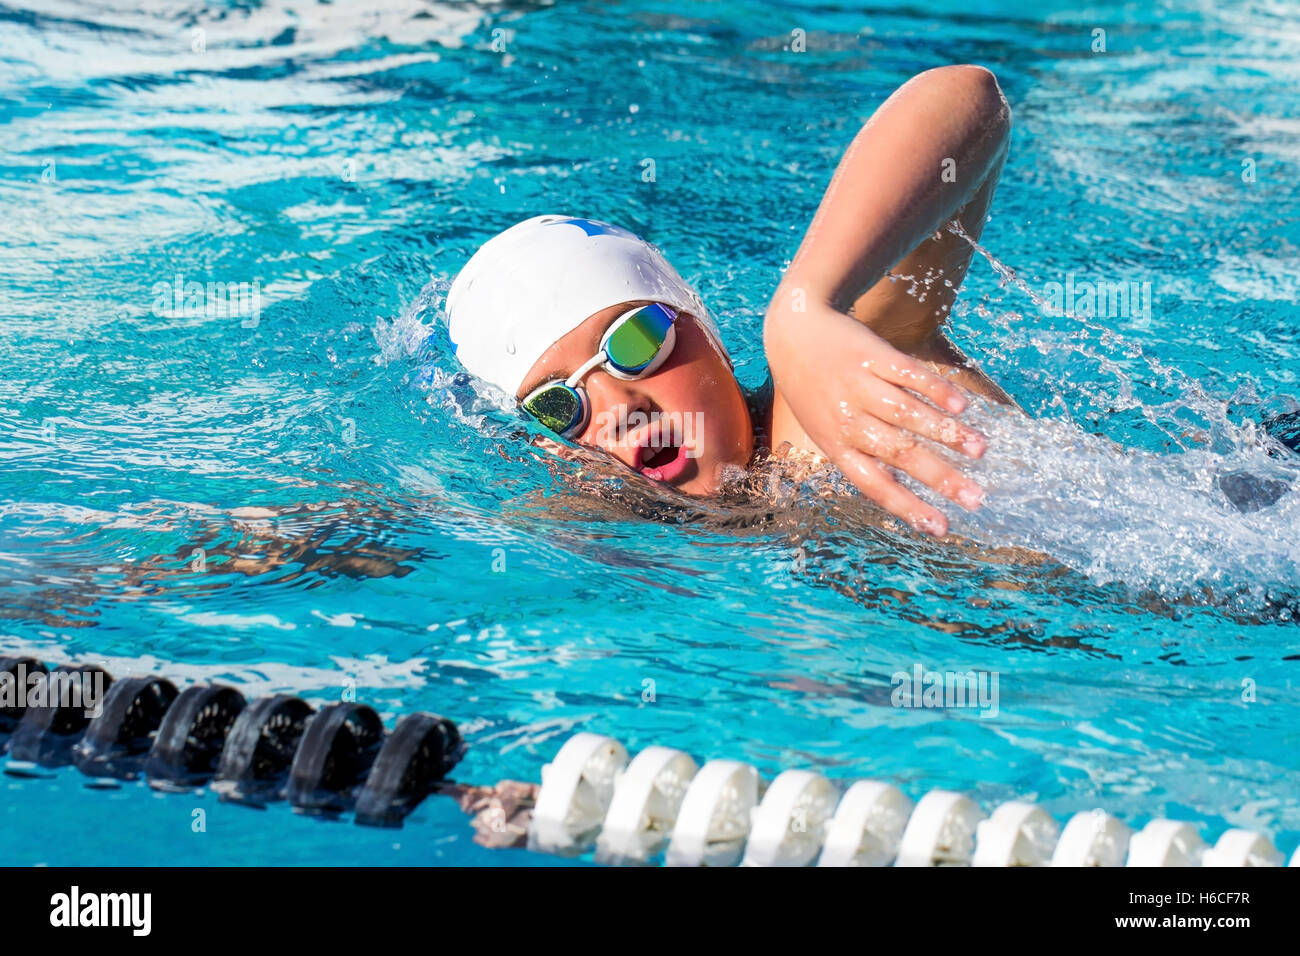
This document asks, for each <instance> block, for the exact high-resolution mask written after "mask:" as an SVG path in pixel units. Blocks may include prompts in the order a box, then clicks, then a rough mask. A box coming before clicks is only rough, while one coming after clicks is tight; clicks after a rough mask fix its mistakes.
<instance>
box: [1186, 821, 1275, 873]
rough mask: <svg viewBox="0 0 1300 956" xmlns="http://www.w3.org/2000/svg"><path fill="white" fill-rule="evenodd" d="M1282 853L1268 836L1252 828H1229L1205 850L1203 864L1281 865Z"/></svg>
mask: <svg viewBox="0 0 1300 956" xmlns="http://www.w3.org/2000/svg"><path fill="white" fill-rule="evenodd" d="M1282 859H1283V858H1282V854H1281V853H1279V852H1278V850H1277V847H1275V846H1273V843H1272V841H1270V840H1269V839H1268V837H1266V836H1264V835H1263V834H1260V833H1255V832H1254V831H1252V830H1239V829H1233V830H1227V831H1225V832H1224V834H1223V836H1221V837H1219V839H1218V842H1217V843H1215V844H1214V846H1213V847H1211V848H1210V849H1208V850H1206V851H1205V855H1204V856H1203V857H1202V858H1201V866H1281V865H1282Z"/></svg>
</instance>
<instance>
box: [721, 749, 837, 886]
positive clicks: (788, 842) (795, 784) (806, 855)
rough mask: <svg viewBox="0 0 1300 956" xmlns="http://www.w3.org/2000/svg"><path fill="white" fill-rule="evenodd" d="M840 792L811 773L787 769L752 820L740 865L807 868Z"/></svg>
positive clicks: (816, 850)
mask: <svg viewBox="0 0 1300 956" xmlns="http://www.w3.org/2000/svg"><path fill="white" fill-rule="evenodd" d="M838 798H839V793H838V792H837V791H836V789H835V787H834V786H833V785H832V784H831V782H830V781H829V780H827V779H826V778H825V777H823V776H822V775H821V774H819V773H815V772H813V771H811V770H787V771H785V773H783V774H781V775H780V776H779V777H777V778H776V779H775V780H773V781H772V785H771V786H770V787H768V789H767V793H766V794H764V796H763V801H762V803H760V804H759V805H758V808H757V809H756V810H755V811H754V813H753V816H752V818H751V823H750V828H749V840H748V841H747V843H746V845H745V857H744V859H743V860H742V861H741V866H807V865H808V864H810V863H812V861H813V860H815V859H816V858H817V854H818V852H819V851H820V850H821V848H822V842H823V840H824V839H825V836H826V824H827V823H828V822H829V821H830V819H831V815H832V814H833V813H834V812H835V804H836V803H837V802H838Z"/></svg>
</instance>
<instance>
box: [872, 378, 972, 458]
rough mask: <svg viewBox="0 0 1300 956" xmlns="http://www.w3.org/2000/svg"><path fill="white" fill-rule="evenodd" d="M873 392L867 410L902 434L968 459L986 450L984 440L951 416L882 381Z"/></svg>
mask: <svg viewBox="0 0 1300 956" xmlns="http://www.w3.org/2000/svg"><path fill="white" fill-rule="evenodd" d="M876 389H877V394H876V395H875V396H874V398H875V403H874V404H871V403H869V404H868V410H869V411H871V412H872V413H873V414H875V415H876V417H878V418H880V419H882V420H884V421H886V422H889V423H890V424H892V425H896V426H898V427H899V428H900V429H902V430H904V431H908V432H912V433H913V434H916V435H920V436H921V437H922V438H928V439H930V440H931V441H936V442H939V443H940V444H942V445H947V446H948V447H949V448H951V449H952V450H953V451H956V452H960V453H961V454H963V455H967V456H968V457H970V458H979V457H980V456H981V455H983V454H984V452H985V450H986V449H987V448H988V439H986V438H985V437H984V436H983V435H981V434H980V433H979V432H978V431H976V430H975V429H974V428H971V427H970V426H968V425H963V424H961V422H959V421H957V419H955V418H953V417H952V416H951V415H945V414H944V413H943V412H940V411H938V410H937V409H935V408H934V407H933V406H931V405H929V404H927V403H925V402H923V401H921V400H920V399H917V398H913V397H912V396H911V395H909V394H907V392H905V391H903V390H902V389H900V388H895V387H894V386H892V385H887V384H886V383H884V382H880V383H879V384H878V385H877V386H876Z"/></svg>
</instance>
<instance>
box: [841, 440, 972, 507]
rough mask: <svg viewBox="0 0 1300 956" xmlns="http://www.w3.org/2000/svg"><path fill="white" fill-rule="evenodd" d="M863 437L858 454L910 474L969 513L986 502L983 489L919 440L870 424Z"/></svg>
mask: <svg viewBox="0 0 1300 956" xmlns="http://www.w3.org/2000/svg"><path fill="white" fill-rule="evenodd" d="M861 437H862V438H863V439H864V441H862V442H858V443H855V444H856V445H857V447H858V450H860V451H865V452H866V453H868V454H870V455H874V456H875V457H876V458H879V459H880V460H881V461H882V462H884V463H885V464H887V465H893V466H894V467H895V468H897V469H899V470H900V471H905V472H907V473H908V474H909V475H911V476H912V477H913V478H915V479H916V480H917V481H919V482H921V484H923V485H926V486H928V487H930V488H933V489H934V490H935V491H937V492H939V494H941V495H943V496H944V497H945V498H947V499H949V500H950V501H955V502H956V503H957V504H959V505H961V506H962V507H963V508H966V509H967V510H968V511H974V510H975V509H976V508H978V507H979V506H980V503H981V502H982V501H983V498H984V489H983V488H981V487H980V486H979V485H978V484H976V483H975V482H973V481H971V480H970V479H969V478H967V477H966V476H965V475H963V474H962V473H961V472H960V471H958V470H957V469H956V468H954V467H953V466H952V465H950V464H949V463H948V462H946V461H944V460H943V459H942V458H940V457H939V456H938V455H937V454H935V453H934V452H933V451H931V450H930V449H929V448H927V447H926V446H925V445H924V444H922V443H921V442H920V441H919V440H917V439H916V438H913V437H912V436H910V435H909V434H907V433H906V432H904V431H900V430H899V429H897V428H895V427H894V426H893V425H889V424H886V423H885V422H880V421H871V420H868V421H867V422H866V423H865V424H864V425H862V433H861Z"/></svg>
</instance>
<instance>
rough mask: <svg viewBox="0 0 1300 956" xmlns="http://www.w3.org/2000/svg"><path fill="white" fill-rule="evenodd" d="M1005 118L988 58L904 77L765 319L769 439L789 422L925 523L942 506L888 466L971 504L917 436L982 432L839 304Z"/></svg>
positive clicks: (958, 192) (951, 189)
mask: <svg viewBox="0 0 1300 956" xmlns="http://www.w3.org/2000/svg"><path fill="white" fill-rule="evenodd" d="M1008 128H1009V112H1008V110H1007V106H1006V101H1005V99H1004V98H1003V97H1002V93H1001V91H1000V90H999V89H998V86H997V81H996V80H995V79H994V78H993V76H992V74H991V73H989V72H988V71H987V70H983V69H981V68H979V67H945V68H942V69H938V70H930V71H927V72H926V73H923V74H921V75H920V76H917V77H915V78H914V79H912V80H911V81H909V82H908V83H907V84H905V85H904V86H903V87H901V88H900V89H899V90H898V91H897V92H895V93H894V95H893V96H891V97H890V98H889V100H887V101H886V102H885V103H884V104H883V105H882V106H881V107H880V109H879V110H877V111H876V113H875V115H874V116H872V118H871V120H870V121H869V122H868V123H867V124H866V125H865V126H864V127H863V129H862V130H861V131H860V132H859V133H858V135H857V136H856V137H855V139H854V141H853V143H852V144H851V145H850V146H849V148H848V150H847V151H846V152H845V155H844V158H843V159H842V160H841V162H840V165H839V167H838V168H837V169H836V172H835V175H834V177H833V178H832V180H831V184H830V186H829V187H828V188H827V190H826V195H825V197H824V198H823V200H822V203H821V205H820V206H819V208H818V210H817V213H816V216H815V217H814V219H813V222H812V225H811V226H810V227H809V229H808V233H807V235H806V236H805V237H804V241H803V243H802V245H801V246H800V248H799V251H798V253H797V255H796V256H795V258H794V261H793V262H792V263H791V265H790V267H789V269H788V270H787V271H786V274H785V276H784V277H783V279H782V281H781V284H780V286H779V287H778V289H777V291H776V294H775V295H774V296H773V299H772V302H771V304H770V305H769V306H768V311H767V316H766V320H765V323H764V346H765V349H766V351H767V356H768V363H769V365H770V367H771V369H772V375H773V380H774V382H775V385H776V389H777V396H776V400H775V403H774V408H773V438H774V442H775V440H779V438H778V436H779V435H780V434H781V433H782V432H783V431H785V432H787V433H789V434H790V435H792V436H793V439H792V443H793V444H795V445H800V446H802V447H805V448H808V449H809V450H813V451H819V452H821V453H822V454H825V455H827V456H828V457H829V458H830V459H831V460H832V461H833V462H835V464H836V465H837V466H839V468H840V469H841V470H842V471H843V472H844V473H845V474H846V475H847V476H848V477H849V478H850V479H851V480H852V481H853V482H854V484H856V485H857V486H858V488H859V489H860V490H861V491H862V492H863V493H864V494H865V495H867V496H868V497H870V498H872V499H873V500H875V501H876V502H877V503H879V504H880V505H881V506H882V507H884V508H886V509H887V510H888V511H890V512H892V513H893V514H895V515H898V516H899V517H901V518H904V519H905V520H906V521H908V522H909V523H910V524H912V525H913V526H914V527H917V528H919V529H921V530H924V531H928V532H930V533H931V534H945V533H946V532H947V519H946V518H945V517H944V515H943V514H942V513H941V512H939V511H938V510H937V509H935V508H933V507H931V506H930V505H928V504H926V503H925V502H923V501H921V500H920V499H919V498H918V497H917V496H916V495H914V494H913V493H912V492H911V491H909V490H907V489H906V488H904V487H903V486H902V485H901V484H899V482H898V481H897V480H895V478H894V476H893V475H892V474H891V473H890V472H889V470H888V468H886V467H885V466H886V465H890V466H893V467H895V468H898V469H901V470H902V471H905V472H907V473H908V474H910V475H912V476H913V477H914V478H916V479H917V480H918V481H921V482H923V483H924V484H926V485H928V486H930V487H931V488H934V489H935V490H936V491H938V492H939V493H941V494H943V495H945V496H946V497H948V498H950V499H951V500H953V501H956V502H958V503H960V504H962V505H963V506H965V507H968V508H972V507H977V506H978V503H979V500H980V497H981V495H982V489H981V488H980V487H979V486H978V485H977V484H975V483H974V482H973V481H970V480H969V479H967V478H965V477H964V476H963V475H962V474H961V473H960V472H959V471H957V470H956V469H955V468H953V467H952V466H951V465H950V464H948V463H947V461H945V460H944V459H943V458H941V457H940V456H938V455H937V454H935V453H934V452H933V451H932V450H931V449H929V448H927V447H926V446H925V445H924V444H922V443H920V442H918V441H917V440H916V439H917V436H920V437H923V438H928V439H931V440H934V441H937V442H940V443H942V444H944V445H947V446H948V447H950V448H952V449H953V450H955V451H958V452H961V453H962V454H966V455H969V456H970V457H975V458H978V457H979V456H980V455H982V454H983V453H984V449H985V440H984V438H983V436H981V435H980V434H979V433H978V432H976V431H974V430H973V429H971V428H968V427H966V426H964V425H962V424H960V423H959V422H957V421H956V420H955V419H954V418H952V417H950V415H949V414H947V413H960V412H962V411H963V410H964V409H965V407H966V398H965V396H964V395H962V393H961V392H960V390H959V389H957V388H956V387H954V385H953V384H951V383H950V382H948V381H946V380H945V379H944V377H943V376H941V375H939V374H936V372H935V371H934V370H933V369H931V368H930V367H929V366H928V365H927V364H926V362H925V360H924V359H923V358H922V357H920V356H918V355H915V354H909V353H908V352H907V351H904V350H903V349H900V348H897V347H895V346H894V345H891V344H890V342H888V341H886V339H885V338H884V337H882V336H881V335H879V334H876V333H875V332H873V331H872V330H871V329H869V328H867V327H866V326H865V325H864V324H863V323H862V322H859V321H855V319H854V318H853V317H851V316H850V315H848V311H849V310H850V309H853V308H854V306H855V303H856V302H858V301H859V299H860V298H862V297H864V293H866V292H868V291H869V290H871V289H872V287H873V286H875V285H876V284H877V283H878V282H879V280H880V279H881V278H882V277H883V276H884V275H885V272H886V271H887V270H888V269H889V268H890V267H891V266H893V265H895V264H896V263H898V262H900V260H902V259H903V258H904V257H905V256H906V255H907V254H908V253H909V252H910V251H912V250H915V249H917V247H918V246H920V245H921V244H922V243H923V242H924V241H925V240H926V238H927V237H928V236H930V235H931V234H933V233H934V232H935V231H936V230H937V229H938V228H939V227H940V226H942V225H943V224H944V223H946V222H948V221H950V220H951V219H952V218H954V215H955V214H956V213H957V212H958V211H959V210H962V209H963V208H964V207H965V206H967V205H968V204H969V203H970V202H971V200H972V198H973V197H974V196H975V195H976V193H977V192H978V191H979V190H980V189H981V187H982V186H983V185H984V184H985V183H986V182H988V180H989V179H990V176H991V175H993V176H995V175H996V171H997V170H998V169H999V168H1000V165H1001V162H1002V160H1003V158H1004V157H1005V150H1006V142H1007V132H1008ZM949 171H955V175H953V174H952V173H951V172H949ZM946 172H949V174H948V175H945V173H946ZM912 393H914V394H912ZM917 396H920V397H922V398H925V399H928V400H929V401H930V402H933V403H934V406H937V408H936V407H933V406H931V405H929V404H927V403H926V402H924V401H920V400H919V399H918V397H917ZM938 409H944V410H945V411H939V410H938ZM783 416H784V421H783Z"/></svg>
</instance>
